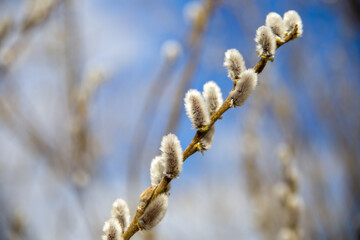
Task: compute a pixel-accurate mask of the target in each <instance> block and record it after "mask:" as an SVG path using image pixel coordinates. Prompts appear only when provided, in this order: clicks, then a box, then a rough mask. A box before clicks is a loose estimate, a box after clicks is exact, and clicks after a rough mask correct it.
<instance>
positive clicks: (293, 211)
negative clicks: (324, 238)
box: [275, 145, 304, 240]
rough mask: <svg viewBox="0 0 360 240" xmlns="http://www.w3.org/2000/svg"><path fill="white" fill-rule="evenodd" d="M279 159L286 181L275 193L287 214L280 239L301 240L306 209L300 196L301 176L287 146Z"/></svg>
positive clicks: (280, 232) (280, 150) (281, 183)
mask: <svg viewBox="0 0 360 240" xmlns="http://www.w3.org/2000/svg"><path fill="white" fill-rule="evenodd" d="M278 157H279V159H280V160H281V165H282V170H283V176H284V181H283V182H279V183H277V185H276V186H275V193H276V195H277V197H278V199H279V201H280V204H281V207H282V209H283V211H284V213H285V224H284V226H283V227H282V228H281V229H280V231H279V235H278V239H279V240H299V239H301V232H300V218H301V213H302V211H303V209H304V203H303V200H302V198H301V196H300V195H299V174H298V172H297V169H296V168H295V166H294V164H293V161H292V155H291V151H290V149H289V147H288V146H287V145H281V146H280V147H279V149H278Z"/></svg>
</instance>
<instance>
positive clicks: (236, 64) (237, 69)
mask: <svg viewBox="0 0 360 240" xmlns="http://www.w3.org/2000/svg"><path fill="white" fill-rule="evenodd" d="M224 67H226V69H227V70H228V77H229V78H231V79H232V80H236V79H239V76H240V74H241V73H242V72H243V71H245V69H246V67H245V61H244V58H243V56H242V55H241V53H240V52H239V51H238V50H236V49H229V50H227V51H226V52H225V59H224Z"/></svg>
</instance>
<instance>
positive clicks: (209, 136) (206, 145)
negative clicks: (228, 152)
mask: <svg viewBox="0 0 360 240" xmlns="http://www.w3.org/2000/svg"><path fill="white" fill-rule="evenodd" d="M214 135H215V126H212V127H211V128H210V129H209V130H208V131H207V133H206V134H205V136H204V137H203V138H202V139H200V144H201V148H202V149H203V150H209V149H210V148H211V145H212V143H213V140H214Z"/></svg>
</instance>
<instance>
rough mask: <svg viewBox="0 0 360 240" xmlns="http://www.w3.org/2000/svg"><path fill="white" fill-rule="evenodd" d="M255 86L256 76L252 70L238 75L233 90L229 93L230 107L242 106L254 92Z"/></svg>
mask: <svg viewBox="0 0 360 240" xmlns="http://www.w3.org/2000/svg"><path fill="white" fill-rule="evenodd" d="M256 84H257V74H256V73H255V71H254V69H248V70H246V71H244V72H243V73H242V74H241V75H240V80H239V81H237V83H236V86H235V89H234V90H233V91H231V92H230V96H231V107H237V106H241V105H243V104H244V102H245V101H246V99H248V97H249V96H250V94H251V93H252V92H253V91H254V89H255V87H256Z"/></svg>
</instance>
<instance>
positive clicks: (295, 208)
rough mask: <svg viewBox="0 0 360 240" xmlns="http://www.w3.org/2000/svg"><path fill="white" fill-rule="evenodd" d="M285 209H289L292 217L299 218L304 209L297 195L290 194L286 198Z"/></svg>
mask: <svg viewBox="0 0 360 240" xmlns="http://www.w3.org/2000/svg"><path fill="white" fill-rule="evenodd" d="M286 207H288V208H289V210H290V212H291V214H292V215H293V217H299V216H300V214H301V212H302V210H303V209H304V203H303V201H302V199H301V198H300V196H299V195H298V194H290V195H289V196H288V197H287V198H286Z"/></svg>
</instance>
